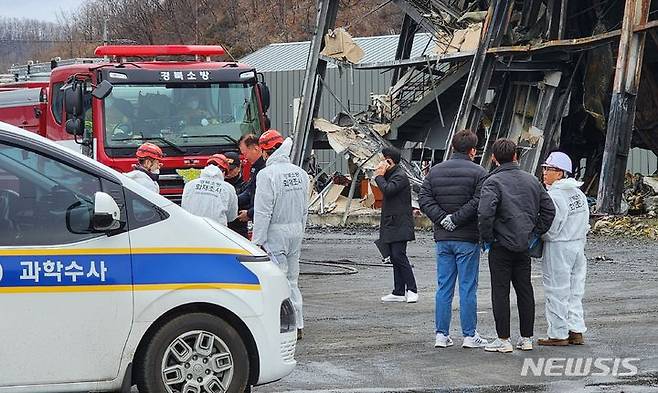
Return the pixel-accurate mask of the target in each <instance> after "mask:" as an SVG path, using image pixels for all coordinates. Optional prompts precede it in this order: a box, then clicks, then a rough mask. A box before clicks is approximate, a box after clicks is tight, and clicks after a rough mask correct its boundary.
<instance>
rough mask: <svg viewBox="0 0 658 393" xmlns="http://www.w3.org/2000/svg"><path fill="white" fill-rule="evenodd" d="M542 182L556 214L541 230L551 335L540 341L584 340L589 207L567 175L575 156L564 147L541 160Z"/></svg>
mask: <svg viewBox="0 0 658 393" xmlns="http://www.w3.org/2000/svg"><path fill="white" fill-rule="evenodd" d="M542 166H543V173H544V184H545V185H546V187H547V189H548V194H549V195H550V196H551V199H552V200H553V203H554V205H555V219H554V220H553V224H552V225H551V228H550V229H549V231H548V232H547V233H546V234H544V235H543V240H544V253H543V261H542V262H543V273H544V274H543V282H544V292H545V296H546V320H547V322H548V338H545V339H539V340H538V341H537V343H538V344H539V345H549V346H564V345H569V344H572V345H581V344H583V343H584V341H583V333H585V331H586V330H587V329H586V327H585V320H584V318H583V303H582V299H583V295H584V293H585V276H586V273H587V259H586V258H585V243H586V241H587V232H588V231H589V206H588V204H587V198H586V197H585V194H583V192H582V191H580V186H582V184H583V183H581V182H579V181H576V180H575V179H573V178H570V177H568V176H569V175H570V173H571V172H572V165H571V159H569V156H567V155H566V154H564V153H562V152H554V153H551V154H550V155H549V156H548V158H547V159H546V162H545V163H544V164H542Z"/></svg>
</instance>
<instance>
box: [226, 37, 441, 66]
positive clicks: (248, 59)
mask: <svg viewBox="0 0 658 393" xmlns="http://www.w3.org/2000/svg"><path fill="white" fill-rule="evenodd" d="M398 37H399V36H398V35H384V36H376V37H356V38H354V42H356V43H357V44H358V45H359V46H360V47H361V49H363V51H364V52H365V56H364V57H363V59H362V60H361V63H375V62H382V61H392V60H395V52H396V50H397V46H398ZM431 37H432V36H431V34H428V33H418V34H416V36H415V37H414V44H413V46H412V48H411V57H412V58H414V57H420V56H422V55H423V54H424V53H429V52H430V51H431V50H432V48H433V44H432V43H430V42H429V41H430V40H431ZM310 50H311V41H302V42H286V43H280V44H270V45H268V46H266V47H264V48H261V49H258V50H257V51H256V52H254V53H251V54H249V55H247V56H245V57H243V58H242V59H240V60H239V61H240V62H241V63H246V64H249V65H251V66H254V67H256V70H257V71H259V72H273V71H295V70H305V69H306V62H307V60H308V55H309V51H310ZM327 67H328V68H333V67H336V65H335V64H331V63H329V64H328V65H327Z"/></svg>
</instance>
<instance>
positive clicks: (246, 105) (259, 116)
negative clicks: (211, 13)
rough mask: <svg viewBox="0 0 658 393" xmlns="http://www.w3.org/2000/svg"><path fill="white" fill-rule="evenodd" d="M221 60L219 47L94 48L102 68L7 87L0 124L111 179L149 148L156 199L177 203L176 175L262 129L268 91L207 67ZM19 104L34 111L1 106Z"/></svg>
mask: <svg viewBox="0 0 658 393" xmlns="http://www.w3.org/2000/svg"><path fill="white" fill-rule="evenodd" d="M223 54H224V50H223V48H222V47H220V46H199V45H130V46H121V45H119V46H115V45H108V46H100V47H98V48H96V50H95V55H96V56H97V57H104V58H105V59H107V60H106V61H102V62H98V63H91V64H89V63H78V64H72V65H66V66H60V67H56V68H54V69H53V70H52V71H51V73H50V78H49V80H48V81H47V82H31V85H30V86H27V82H24V83H23V86H24V87H23V88H21V83H14V84H10V85H7V86H6V90H8V91H4V92H1V91H0V121H5V122H8V123H10V124H14V125H17V126H20V127H24V128H26V129H29V130H31V131H34V132H37V133H39V134H41V135H42V136H45V137H46V138H48V139H51V140H54V141H57V142H60V143H62V144H64V145H67V146H68V147H71V148H73V149H75V150H77V151H80V152H82V153H83V154H85V155H87V156H89V157H92V158H94V159H96V160H97V161H100V162H101V163H103V164H105V165H107V166H109V167H111V168H113V169H115V170H118V171H120V172H128V171H130V170H132V166H133V165H134V164H135V163H136V160H135V158H134V155H135V150H136V149H137V147H139V145H141V144H142V143H144V142H146V141H149V142H152V143H156V144H157V145H159V146H160V147H161V148H162V149H163V151H164V153H165V158H164V160H163V167H162V169H161V175H160V180H159V183H160V190H161V194H163V195H164V196H166V197H168V198H169V199H171V200H174V201H176V202H179V201H180V197H181V194H182V188H183V179H182V177H181V176H180V175H179V174H177V170H178V169H185V168H201V167H203V166H204V165H205V163H206V160H207V158H208V156H210V155H212V154H215V153H219V152H224V151H230V150H237V148H238V146H237V140H238V139H239V138H240V137H241V136H242V135H244V134H247V133H254V134H256V135H258V134H260V133H261V132H262V131H263V130H264V127H265V125H266V118H267V116H266V111H267V109H268V107H269V90H268V88H267V86H266V85H265V84H264V82H262V81H259V75H258V74H257V73H256V70H255V69H254V68H253V67H250V66H248V65H245V64H240V63H235V62H217V61H212V60H211V57H213V56H221V55H223ZM174 57H175V58H174ZM181 57H183V58H187V59H188V60H184V59H183V60H181ZM135 58H139V59H140V60H139V61H131V60H133V59H135ZM145 59H150V60H145ZM21 94H23V95H29V96H30V97H31V100H33V101H34V99H35V98H34V97H38V99H39V102H38V103H36V102H34V103H32V102H29V101H25V100H23V102H27V105H28V106H29V108H30V109H28V110H26V109H25V108H21V106H20V105H17V104H10V103H9V101H11V100H12V97H11V96H12V95H13V96H14V98H13V101H14V102H19V101H21V100H20V99H16V96H17V95H21ZM23 106H25V105H23Z"/></svg>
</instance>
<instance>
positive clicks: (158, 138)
mask: <svg viewBox="0 0 658 393" xmlns="http://www.w3.org/2000/svg"><path fill="white" fill-rule="evenodd" d="M257 102H258V101H257V100H256V94H255V88H254V85H253V84H251V85H250V84H246V83H205V84H193V85H175V84H171V85H169V84H152V85H143V84H139V85H137V84H135V85H121V84H116V85H114V88H113V89H112V93H111V94H110V96H108V97H107V98H106V99H105V100H104V108H105V109H104V113H105V145H106V147H109V148H131V147H137V146H139V145H141V144H142V143H143V142H144V141H146V140H149V141H152V142H153V143H156V144H158V145H160V146H162V147H171V146H176V147H177V148H178V150H183V151H184V148H185V147H189V146H213V145H233V144H235V141H236V140H238V139H239V138H240V137H241V136H242V135H244V134H248V133H255V134H260V132H261V129H260V122H259V113H258V103H257Z"/></svg>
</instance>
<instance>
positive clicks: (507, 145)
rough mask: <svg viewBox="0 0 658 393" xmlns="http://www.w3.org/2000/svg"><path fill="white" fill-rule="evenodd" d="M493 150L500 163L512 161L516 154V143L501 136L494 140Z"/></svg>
mask: <svg viewBox="0 0 658 393" xmlns="http://www.w3.org/2000/svg"><path fill="white" fill-rule="evenodd" d="M492 150H493V155H494V157H495V158H496V161H498V163H499V164H505V163H508V162H512V161H513V160H514V154H516V143H514V142H513V141H511V140H510V139H505V138H500V139H498V140H496V142H494V144H493V148H492Z"/></svg>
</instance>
